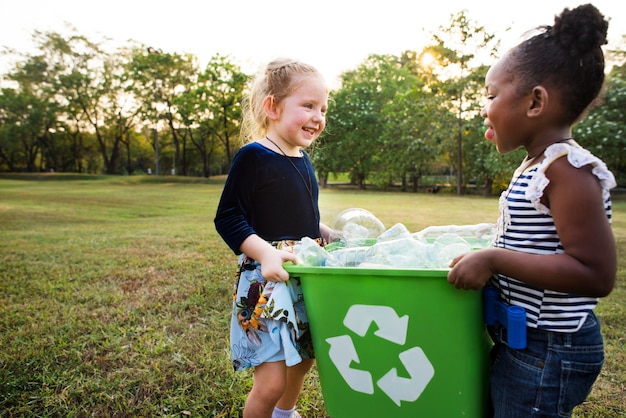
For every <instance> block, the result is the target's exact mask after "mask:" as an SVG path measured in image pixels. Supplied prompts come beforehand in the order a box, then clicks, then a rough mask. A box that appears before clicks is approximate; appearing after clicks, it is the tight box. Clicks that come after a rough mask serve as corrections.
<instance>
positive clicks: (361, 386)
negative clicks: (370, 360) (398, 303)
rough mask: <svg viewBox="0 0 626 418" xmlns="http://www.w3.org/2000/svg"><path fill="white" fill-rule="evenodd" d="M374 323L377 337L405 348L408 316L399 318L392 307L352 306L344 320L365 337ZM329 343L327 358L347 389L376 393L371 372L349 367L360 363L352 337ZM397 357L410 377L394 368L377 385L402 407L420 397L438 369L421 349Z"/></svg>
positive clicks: (331, 339)
mask: <svg viewBox="0 0 626 418" xmlns="http://www.w3.org/2000/svg"><path fill="white" fill-rule="evenodd" d="M372 322H374V323H376V325H377V326H378V330H377V331H376V332H375V333H374V335H376V336H378V337H380V338H383V339H385V340H387V341H390V342H392V343H394V344H398V345H401V346H403V345H405V343H406V336H407V329H408V325H409V316H408V315H404V316H403V317H399V316H398V314H397V313H396V311H395V310H394V309H393V308H391V307H389V306H379V305H352V306H351V307H350V309H348V312H347V313H346V316H345V318H344V320H343V324H344V325H345V326H346V328H348V329H349V330H351V331H352V332H354V333H355V334H357V335H359V336H361V337H364V336H365V334H366V333H367V330H368V329H369V327H370V324H371V323H372ZM326 342H328V343H329V344H330V350H329V353H328V355H329V357H330V359H331V361H332V362H333V364H334V365H335V367H336V368H337V370H338V371H339V373H340V374H341V377H343V379H344V380H345V381H346V383H347V384H348V386H350V388H351V389H352V390H354V391H357V392H362V393H365V394H369V395H372V394H374V380H373V378H372V375H371V373H370V372H368V371H365V370H359V369H355V368H352V367H350V365H351V364H352V362H355V363H359V355H358V353H357V351H356V348H355V346H354V343H353V342H352V338H350V336H349V335H340V336H337V337H330V338H327V339H326ZM398 357H399V359H400V361H401V362H402V364H403V366H404V367H405V369H406V371H407V372H408V374H409V376H410V378H405V377H400V376H398V370H397V369H396V368H395V367H393V368H391V370H389V371H388V372H387V373H386V374H385V375H384V376H383V377H381V378H380V379H378V381H377V382H376V385H377V386H378V387H379V388H380V389H381V390H382V391H383V392H384V393H385V394H386V395H387V396H388V397H389V398H391V400H392V401H393V402H394V403H395V404H396V405H398V406H400V403H401V401H405V402H414V401H416V400H417V399H418V398H419V397H420V395H421V394H422V392H423V391H424V389H425V388H426V386H427V385H428V383H429V382H430V380H431V379H432V378H433V376H434V375H435V369H434V368H433V366H432V364H431V363H430V361H429V360H428V358H427V357H426V355H425V354H424V351H423V350H422V349H421V348H420V347H412V348H409V349H408V350H405V351H402V352H401V353H400V354H399V356H398Z"/></svg>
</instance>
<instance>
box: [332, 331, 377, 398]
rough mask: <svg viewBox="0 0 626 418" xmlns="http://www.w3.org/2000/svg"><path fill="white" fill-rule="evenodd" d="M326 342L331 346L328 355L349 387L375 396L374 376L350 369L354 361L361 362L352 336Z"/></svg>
mask: <svg viewBox="0 0 626 418" xmlns="http://www.w3.org/2000/svg"><path fill="white" fill-rule="evenodd" d="M326 342H328V343H329V344H330V351H329V352H328V355H329V356H330V359H331V360H332V362H333V363H334V364H335V367H337V370H339V373H340V374H341V377H343V378H344V380H345V381H346V383H347V384H348V386H350V387H351V388H352V390H355V391H357V392H362V393H367V394H368V395H371V394H373V393H374V382H373V380H372V375H371V374H370V373H369V372H366V371H364V370H358V369H352V368H350V364H351V363H352V362H353V361H354V362H356V363H358V362H359V355H358V354H357V352H356V348H355V347H354V344H353V343H352V339H351V338H350V336H349V335H340V336H338V337H331V338H327V339H326Z"/></svg>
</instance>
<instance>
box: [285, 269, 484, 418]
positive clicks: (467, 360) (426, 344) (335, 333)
mask: <svg viewBox="0 0 626 418" xmlns="http://www.w3.org/2000/svg"><path fill="white" fill-rule="evenodd" d="M286 269H287V271H288V272H289V273H290V274H291V276H292V278H299V280H300V281H301V284H302V290H303V293H304V297H305V302H306V306H307V312H308V315H309V321H310V325H311V334H312V337H313V344H314V348H315V355H316V358H317V368H318V372H319V377H320V384H321V387H322V394H323V397H324V403H325V405H326V409H327V411H328V413H329V414H330V416H331V417H332V418H350V417H388V418H401V417H424V418H438V417H440V418H453V417H469V418H483V417H485V416H486V414H487V402H488V367H489V348H490V346H491V343H490V341H489V338H488V336H487V334H486V331H485V326H484V322H483V315H482V298H481V292H479V291H473V290H470V291H463V290H457V289H455V288H454V287H453V286H452V285H450V284H449V283H448V282H447V280H446V276H447V272H448V270H446V269H442V270H413V269H392V268H389V269H385V268H381V269H378V268H376V269H373V268H361V267H354V268H353V267H311V266H302V265H289V266H286Z"/></svg>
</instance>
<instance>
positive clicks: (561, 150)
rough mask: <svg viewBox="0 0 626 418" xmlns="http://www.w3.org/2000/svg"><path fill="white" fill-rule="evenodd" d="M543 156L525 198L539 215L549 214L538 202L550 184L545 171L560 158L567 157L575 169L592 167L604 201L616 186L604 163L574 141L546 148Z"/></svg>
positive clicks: (613, 177)
mask: <svg viewBox="0 0 626 418" xmlns="http://www.w3.org/2000/svg"><path fill="white" fill-rule="evenodd" d="M544 155H545V159H544V160H543V161H542V162H541V163H540V164H539V165H538V167H537V171H536V172H535V174H534V175H533V178H532V179H531V180H530V181H529V182H528V189H527V190H526V198H527V199H528V200H530V201H531V202H532V204H533V206H534V207H535V209H537V210H538V211H539V212H541V213H544V214H550V209H549V208H548V207H546V206H545V205H544V204H542V203H541V202H540V200H541V197H542V196H543V191H544V190H545V188H546V186H547V185H548V184H549V183H550V180H549V179H548V178H547V177H546V170H547V169H548V167H550V165H551V164H552V163H553V162H555V161H556V160H557V159H559V158H561V157H564V156H567V161H568V162H569V163H570V164H571V165H572V166H574V167H576V168H580V167H583V166H586V165H589V164H590V165H591V166H592V167H593V169H592V173H593V174H594V175H595V176H596V177H597V178H598V179H599V180H600V185H601V186H602V196H603V198H604V199H605V200H607V199H608V198H609V197H610V194H609V191H610V190H611V189H612V188H614V187H615V186H617V183H616V182H615V176H614V175H613V173H611V171H609V169H608V168H607V166H606V164H605V163H604V161H602V160H601V159H599V158H598V157H596V156H595V155H593V154H592V153H590V152H589V151H588V150H586V149H585V148H583V147H581V146H580V145H578V144H577V143H576V142H574V141H571V142H561V143H555V144H552V145H550V146H549V147H548V148H546V150H545V151H544Z"/></svg>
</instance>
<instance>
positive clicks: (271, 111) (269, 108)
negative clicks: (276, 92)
mask: <svg viewBox="0 0 626 418" xmlns="http://www.w3.org/2000/svg"><path fill="white" fill-rule="evenodd" d="M263 110H264V111H265V115H267V118H268V119H270V120H276V119H278V106H277V105H276V99H275V98H274V96H267V97H266V98H265V100H263Z"/></svg>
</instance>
